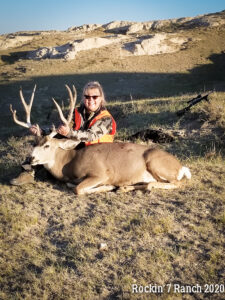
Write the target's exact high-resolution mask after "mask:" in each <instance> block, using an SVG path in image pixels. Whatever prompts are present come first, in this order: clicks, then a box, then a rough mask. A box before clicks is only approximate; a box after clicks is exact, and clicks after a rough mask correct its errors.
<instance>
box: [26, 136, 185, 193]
mask: <svg viewBox="0 0 225 300" xmlns="http://www.w3.org/2000/svg"><path fill="white" fill-rule="evenodd" d="M44 139H46V138H44ZM65 143H67V140H65V139H64V140H59V139H55V138H47V139H46V142H44V143H43V144H42V145H41V146H37V147H35V148H34V151H33V153H32V161H31V164H32V165H37V164H43V165H44V167H45V168H46V169H47V170H48V171H49V172H50V173H51V174H52V175H53V176H54V177H56V178H57V179H59V180H62V181H65V182H77V181H81V182H80V183H79V184H78V185H77V187H76V192H77V193H78V194H84V193H91V192H98V191H99V188H98V187H100V186H101V187H102V188H101V189H100V191H103V187H105V188H106V190H108V189H113V188H115V187H126V186H133V185H135V184H144V183H145V184H149V183H157V182H161V183H164V185H163V187H164V188H174V187H175V185H174V183H176V182H178V181H179V180H181V179H182V178H179V174H180V172H181V170H182V168H183V167H182V165H181V164H180V162H179V161H178V160H177V159H176V158H175V157H174V156H173V155H171V154H169V153H167V152H165V151H163V150H159V149H154V148H153V149H152V148H149V147H148V146H145V145H138V144H133V143H104V144H95V145H92V146H88V147H84V148H82V149H78V150H76V149H70V150H64V149H62V147H65ZM183 176H186V174H185V173H184V174H183V175H182V177H183ZM187 177H188V175H187ZM145 187H146V185H145ZM161 187H162V186H161Z"/></svg>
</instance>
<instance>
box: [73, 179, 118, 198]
mask: <svg viewBox="0 0 225 300" xmlns="http://www.w3.org/2000/svg"><path fill="white" fill-rule="evenodd" d="M104 181H105V179H104ZM102 182H103V179H102V178H99V177H88V178H86V179H84V180H83V181H82V182H81V183H80V184H78V185H77V186H76V187H75V189H74V192H75V193H76V194H78V195H84V194H91V193H101V192H108V191H111V190H113V189H114V188H115V186H113V185H103V186H99V185H100V184H101V183H102Z"/></svg>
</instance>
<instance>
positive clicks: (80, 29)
mask: <svg viewBox="0 0 225 300" xmlns="http://www.w3.org/2000/svg"><path fill="white" fill-rule="evenodd" d="M101 26H102V25H101V24H84V25H82V26H74V27H70V28H68V30H67V31H75V32H89V31H93V30H96V29H98V28H100V27H101Z"/></svg>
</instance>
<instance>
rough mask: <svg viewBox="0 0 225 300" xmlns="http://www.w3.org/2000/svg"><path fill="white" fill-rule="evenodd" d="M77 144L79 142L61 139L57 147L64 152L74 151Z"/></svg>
mask: <svg viewBox="0 0 225 300" xmlns="http://www.w3.org/2000/svg"><path fill="white" fill-rule="evenodd" d="M79 143H80V141H74V140H70V139H62V140H60V142H59V147H60V148H62V149H64V150H71V149H74V148H75V147H76V146H77V145H78V144H79Z"/></svg>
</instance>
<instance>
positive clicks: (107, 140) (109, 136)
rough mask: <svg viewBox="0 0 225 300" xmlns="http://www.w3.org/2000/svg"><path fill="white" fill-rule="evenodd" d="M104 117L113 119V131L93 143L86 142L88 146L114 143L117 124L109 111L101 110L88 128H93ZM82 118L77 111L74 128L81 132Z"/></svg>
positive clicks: (76, 110)
mask: <svg viewBox="0 0 225 300" xmlns="http://www.w3.org/2000/svg"><path fill="white" fill-rule="evenodd" d="M104 117H110V118H111V119H112V130H111V132H110V133H108V134H105V135H103V136H102V137H100V138H99V139H97V140H95V141H91V142H85V145H86V146H89V145H93V144H98V143H112V142H113V139H114V135H115V134H116V122H115V120H114V119H113V117H112V115H111V114H110V113H109V112H108V110H106V109H103V110H101V111H100V112H99V113H98V114H97V115H96V116H95V117H94V118H93V119H91V120H90V123H89V124H88V126H87V127H88V128H91V127H92V126H93V125H94V124H95V123H96V122H97V121H98V120H100V119H102V118H104ZM81 118H82V116H81V114H80V112H79V111H78V109H75V118H74V120H75V123H74V126H73V129H74V130H79V129H80V126H81V120H82V119H81Z"/></svg>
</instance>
